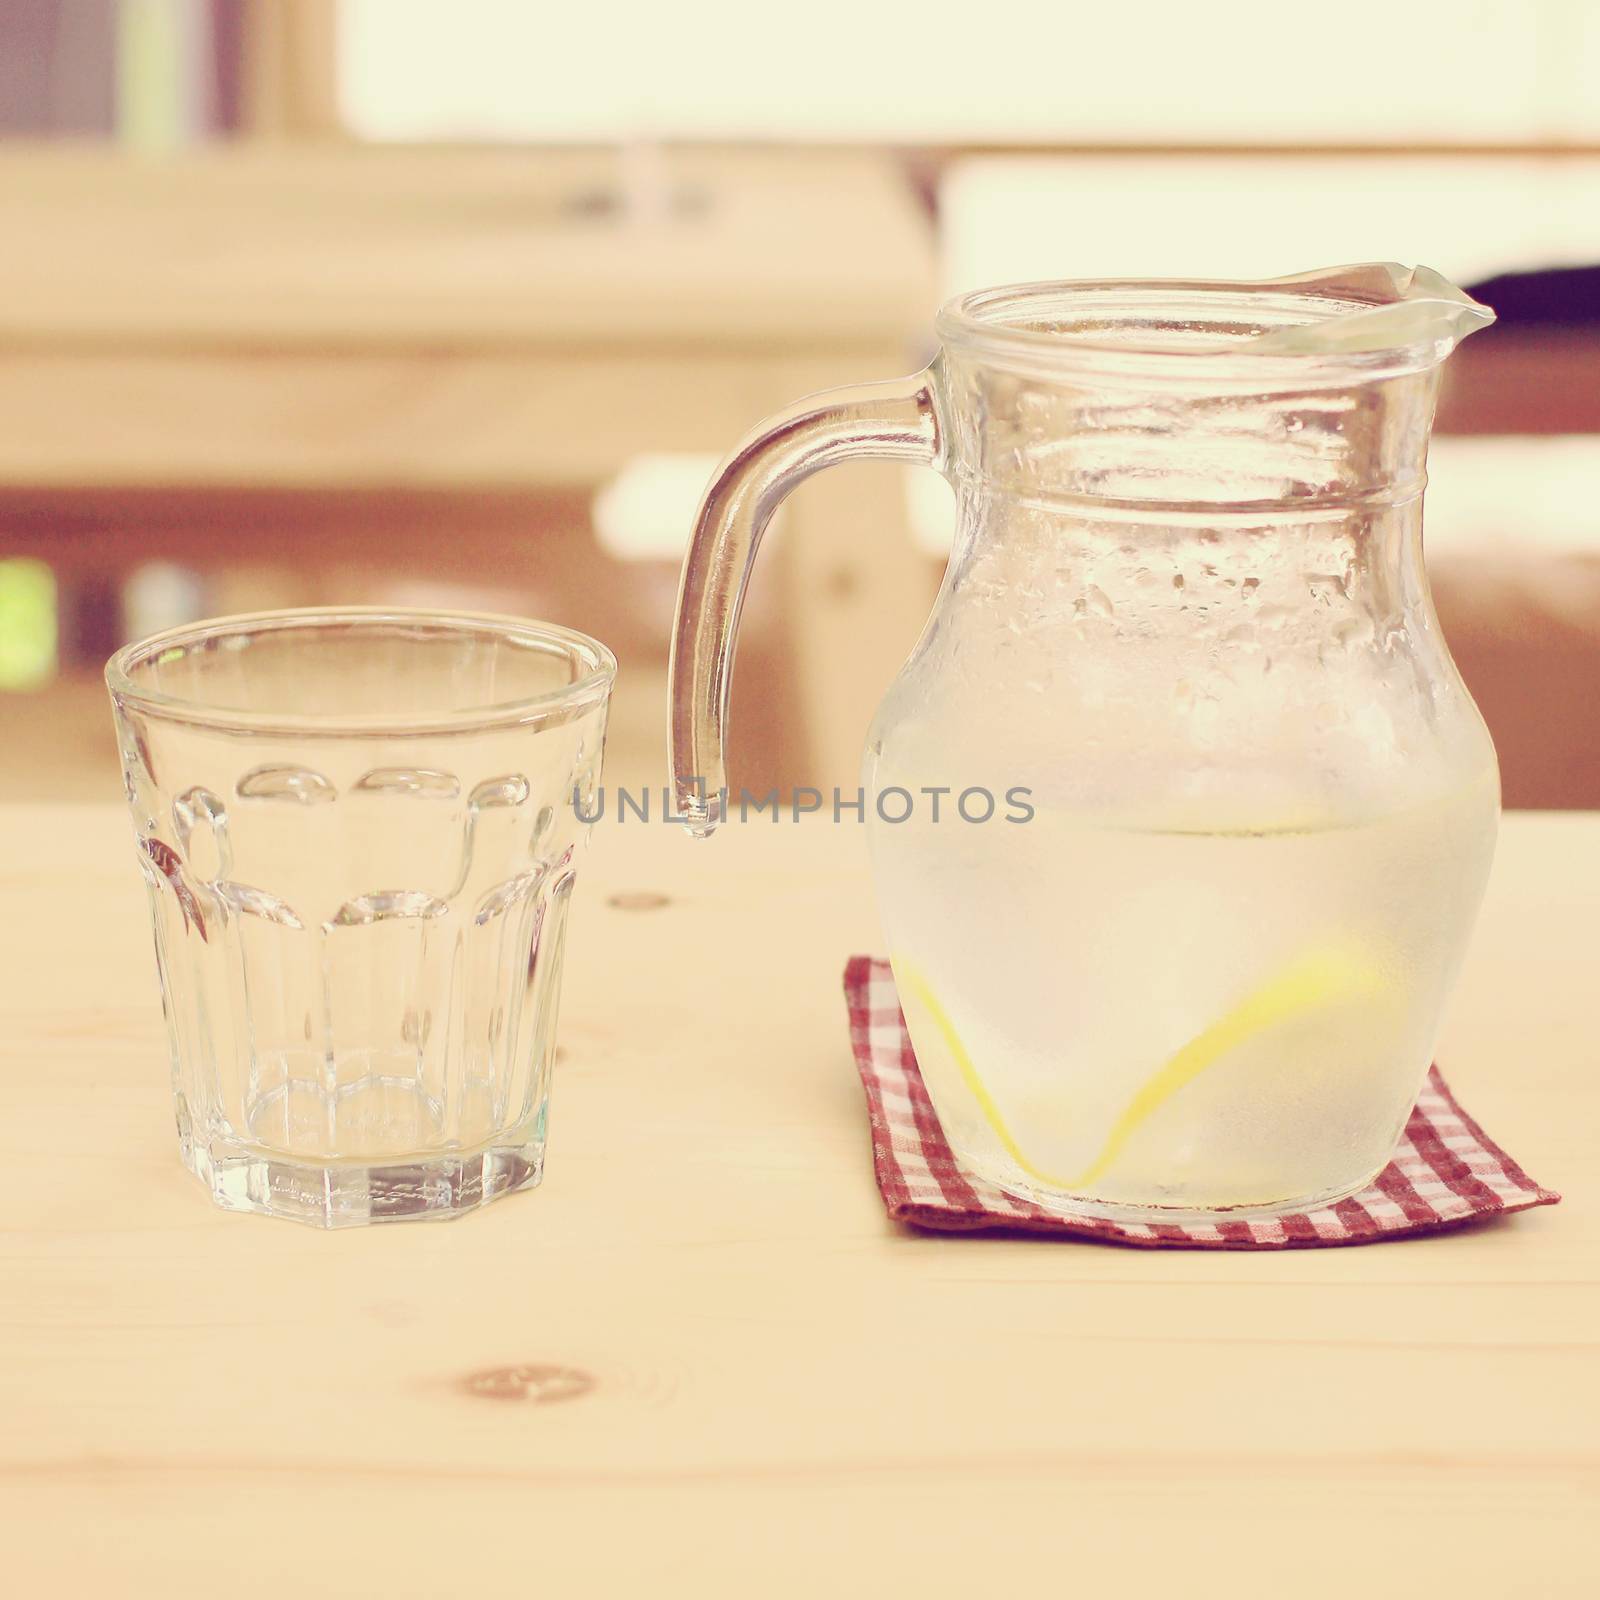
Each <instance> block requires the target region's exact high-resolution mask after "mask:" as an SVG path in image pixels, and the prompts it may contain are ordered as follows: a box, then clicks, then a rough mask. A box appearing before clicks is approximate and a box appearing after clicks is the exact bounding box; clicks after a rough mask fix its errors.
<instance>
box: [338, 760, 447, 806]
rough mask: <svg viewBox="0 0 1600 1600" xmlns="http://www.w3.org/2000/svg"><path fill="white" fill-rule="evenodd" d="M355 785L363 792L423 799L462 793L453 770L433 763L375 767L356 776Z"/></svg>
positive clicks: (435, 798) (444, 797) (445, 797)
mask: <svg viewBox="0 0 1600 1600" xmlns="http://www.w3.org/2000/svg"><path fill="white" fill-rule="evenodd" d="M355 787H356V789H358V790H359V791H361V792H362V793H363V794H401V795H415V796H416V797H417V798H418V799H422V800H454V799H455V797H456V796H457V795H458V794H460V793H461V784H460V781H459V780H458V779H457V778H456V775H455V774H454V773H453V772H439V771H437V770H435V769H434V768H432V767H374V768H373V769H372V771H371V772H363V773H362V774H361V776H360V777H359V778H357V779H356V782H355Z"/></svg>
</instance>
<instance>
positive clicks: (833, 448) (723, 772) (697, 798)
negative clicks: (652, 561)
mask: <svg viewBox="0 0 1600 1600" xmlns="http://www.w3.org/2000/svg"><path fill="white" fill-rule="evenodd" d="M939 453H940V441H939V424H938V416H937V413H936V411H935V409H934V399H933V376H932V371H931V369H930V370H925V371H922V372H919V373H918V374H917V375H916V376H915V377H911V378H901V379H899V380H897V381H895V382H892V383H874V384H861V385H857V386H855V387H852V388H847V389H829V390H826V391H825V392H824V393H822V394H817V395H812V396H811V397H810V398H809V399H807V400H802V401H800V402H799V403H798V404H797V405H793V406H790V407H789V408H788V409H787V410H785V411H780V412H779V413H778V414H777V415H776V416H773V417H769V418H768V419H767V421H765V422H764V423H762V424H761V425H760V426H759V427H758V428H757V429H756V430H755V431H754V432H753V433H750V434H748V435H746V437H745V438H744V439H743V440H742V441H741V442H740V444H739V445H738V447H737V448H736V449H735V450H734V452H733V454H732V455H730V456H729V457H728V458H727V460H726V461H724V462H723V464H722V466H721V467H720V468H718V470H717V475H716V477H715V478H713V479H712V481H711V486H710V488H709V489H707V490H706V493H705V498H704V499H703V500H702V501H701V502H700V510H699V512H698V514H697V515H696V517H695V525H694V536H693V538H692V539H691V540H690V543H689V553H688V555H687V556H686V557H685V559H684V563H683V580H682V583H681V584H680V586H679V589H678V611H677V616H676V618H675V619H674V621H673V626H672V662H671V669H670V679H671V690H670V693H671V702H672V704H671V724H670V733H669V751H668V759H669V760H670V762H671V765H672V782H673V792H674V795H675V797H676V800H677V806H678V815H679V816H680V817H681V818H682V819H683V821H684V824H685V825H686V826H687V827H688V829H689V831H690V832H691V833H693V834H695V835H696V836H697V837H699V838H704V837H705V836H706V835H707V834H709V833H711V831H712V830H713V829H714V828H715V827H716V826H717V824H718V823H719V822H720V821H721V820H722V804H723V796H724V794H725V792H726V789H727V762H726V754H725V746H724V730H725V727H726V723H727V718H728V691H729V688H730V686H731V683H732V669H733V652H734V646H735V644H736V643H737V634H738V629H739V613H740V610H741V609H742V608H743V605H744V596H745V590H746V588H747V587H748V586H749V583H750V572H751V568H752V567H753V565H754V563H755V558H756V551H757V550H758V549H759V548H760V545H761V536H762V534H763V533H765V532H766V529H767V524H768V523H769V522H770V521H771V520H772V513H773V512H774V511H776V510H777V508H778V505H779V503H780V502H781V501H782V500H783V499H784V497H785V496H786V495H787V494H788V493H789V492H790V490H792V489H794V488H795V487H796V486H797V485H798V484H801V483H803V482H804V481H805V480H806V479H807V478H809V477H810V476H811V475H812V474H813V473H816V472H820V471H821V470H822V469H823V468H824V467H831V466H835V465H836V464H837V463H839V462H841V461H849V460H853V459H856V458H858V457H862V456H878V457H882V458H885V459H888V460H891V461H916V462H920V463H922V464H923V465H925V466H932V465H934V464H935V463H936V462H937V461H938V459H939Z"/></svg>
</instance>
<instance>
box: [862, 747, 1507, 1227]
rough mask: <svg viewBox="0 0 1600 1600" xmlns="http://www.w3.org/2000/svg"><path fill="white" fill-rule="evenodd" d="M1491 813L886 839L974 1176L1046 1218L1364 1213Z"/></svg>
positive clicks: (1412, 1076) (920, 826)
mask: <svg viewBox="0 0 1600 1600" xmlns="http://www.w3.org/2000/svg"><path fill="white" fill-rule="evenodd" d="M875 777H876V781H877V782H878V783H879V784H880V785H884V784H889V783H898V784H902V785H904V786H906V787H908V788H912V789H913V790H914V789H915V788H916V787H917V785H916V782H915V780H916V777H917V774H915V773H912V772H908V771H900V772H894V771H890V770H886V769H884V768H883V767H881V766H880V767H879V769H878V770H877V772H876V774H875ZM1497 807H1498V786H1497V781H1496V777H1495V774H1494V771H1493V769H1492V767H1489V768H1486V769H1485V770H1483V771H1482V772H1481V773H1480V774H1479V775H1477V776H1476V777H1472V778H1470V779H1469V780H1468V781H1466V782H1465V783H1459V784H1456V785H1454V786H1452V787H1450V788H1448V789H1444V790H1441V791H1440V792H1439V793H1437V794H1435V795H1433V796H1431V797H1427V798H1423V799H1420V800H1417V801H1416V802H1415V803H1412V804H1408V805H1406V806H1404V807H1403V808H1401V809H1397V810H1393V811H1389V812H1387V813H1380V814H1377V815H1368V816H1343V817H1338V816H1321V817H1317V816H1314V815H1302V816H1298V817H1297V816H1293V815H1285V814H1282V812H1283V808H1282V807H1281V806H1280V807H1278V808H1277V809H1278V811H1279V812H1280V814H1279V815H1278V816H1276V817H1274V816H1272V815H1271V814H1270V808H1269V811H1268V812H1266V813H1263V814H1262V815H1259V816H1256V817H1246V818H1244V819H1242V820H1241V819H1237V818H1236V819H1235V820H1234V821H1232V822H1231V823H1228V822H1224V821H1223V820H1222V819H1220V818H1218V817H1215V816H1207V815H1206V814H1205V812H1204V810H1203V809H1200V810H1195V811H1193V813H1192V814H1186V812H1187V808H1182V807H1180V808H1179V809H1178V813H1177V814H1175V815H1168V816H1166V817H1160V816H1150V817H1139V816H1135V817H1123V818H1117V819H1110V818H1106V817H1096V816H1093V815H1085V814H1074V813H1073V812H1072V811H1070V810H1066V809H1052V808H1051V807H1050V806H1049V805H1039V806H1037V809H1036V811H1035V814H1034V816H1033V818H1032V819H1031V820H1030V821H1028V822H1027V823H1026V824H1022V825H1007V824H1004V823H1002V822H990V823H988V824H985V825H982V826H962V825H961V824H960V823H959V822H957V823H956V825H955V826H954V827H952V826H950V825H948V822H946V823H941V824H934V823H932V822H931V820H929V819H928V818H927V817H926V816H922V817H919V818H916V819H913V820H912V821H909V822H907V823H904V824H901V825H899V826H893V827H886V826H882V825H879V826H878V827H877V828H876V829H875V836H874V840H873V853H874V861H875V866H876V870H877V872H878V875H879V888H880V895H879V898H880V903H881V905H882V907H883V911H884V917H885V921H886V924H887V931H888V934H889V939H890V945H891V951H892V955H893V958H894V965H895V976H896V980H897V984H898V987H899V991H900V995H901V999H902V1004H903V1006H904V1009H905V1012H906V1019H907V1023H908V1025H909V1027H910V1030H911V1035H912V1040H913V1043H914V1045H915V1048H916V1052H917V1058H918V1061H919V1063H920V1065H921V1067H922V1071H923V1075H924V1078H925V1080H926V1082H927V1085H928V1089H929V1092H930V1093H931V1095H932V1097H933V1100H934V1102H935V1106H936V1108H937V1110H938V1113H939V1119H940V1122H941V1123H942V1125H943V1127H944V1130H945V1132H946V1134H947V1135H948V1137H949V1139H950V1142H951V1145H952V1146H953V1148H954V1149H955V1151H956V1153H957V1154H958V1156H960V1157H961V1158H962V1160H963V1161H964V1163H965V1164H966V1165H968V1166H969V1167H970V1168H971V1169H973V1170H975V1171H976V1172H978V1173H980V1174H982V1175H983V1176H985V1177H988V1178H990V1179H992V1180H993V1181H995V1182H997V1183H999V1184H1001V1185H1002V1186H1003V1187H1005V1188H1008V1189H1010V1190H1012V1191H1015V1192H1021V1193H1024V1194H1027V1195H1029V1196H1030V1197H1033V1198H1036V1199H1039V1200H1041V1201H1042V1202H1043V1203H1045V1204H1047V1205H1049V1204H1053V1203H1056V1204H1059V1203H1061V1202H1062V1201H1063V1197H1065V1196H1072V1197H1077V1198H1080V1199H1081V1200H1082V1201H1084V1202H1086V1203H1088V1204H1090V1205H1100V1206H1104V1207H1106V1208H1108V1209H1112V1210H1115V1208H1116V1207H1118V1206H1120V1205H1128V1206H1138V1207H1141V1208H1145V1207H1150V1206H1152V1205H1155V1206H1161V1207H1171V1208H1173V1211H1174V1215H1178V1214H1181V1213H1182V1212H1183V1211H1185V1210H1196V1211H1205V1212H1212V1211H1216V1210H1224V1209H1228V1208H1233V1207H1246V1208H1248V1207H1257V1206H1268V1207H1270V1206H1272V1205H1274V1204H1275V1203H1278V1202H1281V1201H1283V1200H1284V1199H1286V1198H1288V1197H1313V1196H1332V1195H1335V1194H1338V1193H1345V1192H1348V1191H1349V1190H1350V1189H1351V1187H1352V1174H1357V1175H1359V1176H1360V1177H1361V1178H1362V1179H1363V1180H1364V1179H1365V1178H1366V1177H1369V1176H1371V1175H1372V1174H1373V1173H1375V1172H1376V1171H1377V1170H1378V1169H1379V1168H1381V1167H1382V1166H1383V1164H1384V1162H1385V1161H1386V1160H1387V1158H1388V1155H1389V1153H1390V1151H1391V1149H1392V1148H1393V1145H1394V1142H1395V1140H1396V1138H1397V1136H1398V1134H1399V1132H1400V1129H1401V1127H1402V1126H1403V1124H1404V1121H1405V1118H1406V1115H1407V1113H1408V1111H1409V1110H1410V1107H1411V1105H1412V1103H1413V1101H1414V1099H1415V1097H1416V1093H1417V1090H1418V1088H1419V1086H1420V1083H1421V1080H1422V1078H1423V1075H1424V1073H1425V1072H1426V1069H1427V1065H1428V1062H1429V1059H1430V1056H1431V1051H1432V1047H1433V1030H1434V1027H1435V1023H1436V1019H1437V1018H1438V1016H1439V1013H1440V1010H1441V1007H1442V1004H1443V999H1444V996H1445V994H1446V992H1447V991H1448V989H1449V987H1450V985H1451V983H1452V982H1453V980H1454V978H1455V975H1456V971H1457V968H1458V966H1459V964H1460V961H1461V958H1462V955H1463V951H1464V947H1465V943H1466V936H1467V930H1468V928H1469V927H1470V925H1471V921H1472V916H1473V912H1474V911H1475V909H1476V906H1477V903H1478V900H1479V898H1480V896H1481V894H1482V890H1483V886H1484V882H1485V879H1486V877H1487V873H1488V868H1489V861H1490V856H1491V853H1492V850H1493V844H1494V834H1495V823H1496V815H1497Z"/></svg>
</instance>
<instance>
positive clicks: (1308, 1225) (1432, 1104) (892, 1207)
mask: <svg viewBox="0 0 1600 1600" xmlns="http://www.w3.org/2000/svg"><path fill="white" fill-rule="evenodd" d="M844 992H845V998H846V1000H847V1001H848V1002H849V1005H850V1042H851V1044H852V1045H853V1046H854V1048H855V1053H856V1065H857V1067H858V1068H859V1069H860V1072H861V1083H862V1086H863V1087H864V1088H865V1089H866V1091H867V1115H868V1116H869V1117H870V1119H871V1121H872V1157H873V1164H874V1166H875V1167H876V1169H877V1174H878V1188H879V1189H880V1190H881V1191H882V1192H883V1201H884V1204H885V1205H886V1206H887V1207H888V1209H889V1215H890V1216H891V1217H892V1218H893V1219H894V1220H895V1221H896V1222H909V1223H911V1224H912V1225H914V1226H915V1227H918V1228H936V1229H940V1230H943V1231H946V1232H960V1233H971V1232H974V1231H978V1230H981V1229H985V1228H1011V1229H1024V1230H1026V1231H1028V1232H1030V1233H1055V1234H1068V1235H1076V1236H1078V1237H1081V1238H1087V1239H1105V1240H1111V1241H1114V1242H1116V1243H1119V1244H1138V1245H1178V1246H1184V1247H1189V1248H1195V1249H1210V1250H1279V1249H1284V1248H1286V1247H1290V1246H1294V1245H1327V1244H1370V1243H1372V1242H1373V1241H1375V1240H1379V1239H1389V1238H1394V1237H1396V1236H1398V1235H1402V1234H1408V1233H1431V1232H1434V1231H1436V1230H1438V1229H1440V1228H1453V1227H1458V1226H1459V1225H1460V1224H1462V1223H1464V1222H1473V1221H1476V1220H1477V1219H1478V1218H1480V1217H1493V1216H1501V1215H1503V1214H1504V1213H1505V1212H1508V1211H1525V1210H1527V1209H1528V1207H1530V1206H1548V1205H1554V1204H1555V1202H1556V1201H1557V1200H1559V1199H1560V1198H1561V1197H1560V1195H1558V1194H1555V1193H1553V1192H1552V1191H1551V1190H1549V1189H1542V1188H1540V1187H1539V1185H1538V1184H1536V1183H1535V1182H1534V1181H1533V1180H1532V1179H1531V1178H1530V1177H1529V1176H1528V1175H1527V1173H1525V1172H1524V1171H1523V1170H1522V1168H1521V1167H1519V1166H1518V1165H1517V1164H1516V1162H1515V1161H1513V1160H1512V1159H1511V1157H1510V1156H1508V1155H1507V1154H1506V1153H1505V1151H1503V1150H1502V1149H1501V1148H1500V1147H1499V1145H1497V1144H1495V1142H1494V1141H1493V1140H1492V1139H1490V1138H1489V1137H1488V1135H1487V1134H1485V1133H1484V1131H1483V1129H1482V1128H1480V1127H1479V1126H1478V1124H1477V1123H1476V1122H1474V1121H1473V1120H1472V1118H1471V1117H1469V1116H1468V1115H1467V1114H1466V1112H1465V1111H1463V1110H1462V1109H1461V1107H1460V1106H1459V1105H1457V1104H1456V1100H1455V1097H1454V1096H1453V1095H1452V1094H1451V1093H1450V1091H1449V1089H1448V1088H1446V1086H1445V1081H1444V1079H1443V1078H1442V1077H1440V1076H1439V1069H1438V1068H1437V1067H1430V1068H1429V1069H1428V1081H1427V1083H1426V1084H1424V1085H1423V1089H1422V1093H1421V1095H1420V1096H1418V1099H1417V1103H1416V1106H1415V1107H1414V1108H1413V1110H1412V1112H1411V1118H1410V1120H1409V1121H1408V1122H1407V1123H1406V1131H1405V1135H1404V1137H1403V1138H1402V1139H1401V1141H1400V1144H1399V1147H1398V1148H1397V1149H1396V1150H1395V1153H1394V1159H1393V1160H1391V1161H1390V1163H1389V1165H1388V1166H1387V1167H1385V1168H1384V1169H1383V1171H1382V1172H1381V1173H1379V1174H1378V1176H1377V1178H1376V1179H1375V1180H1374V1181H1373V1182H1372V1184H1371V1185H1370V1186H1369V1187H1367V1188H1365V1189H1363V1190H1362V1191H1361V1193H1360V1194H1358V1195H1353V1196H1351V1198H1350V1199H1348V1200H1341V1201H1340V1202H1339V1203H1338V1204H1337V1205H1333V1206H1325V1207H1323V1208H1322V1209H1321V1210H1318V1211H1301V1212H1296V1213H1295V1214H1294V1215H1292V1216H1285V1217H1273V1218H1270V1219H1267V1220H1248V1221H1247V1220H1244V1219H1242V1218H1241V1219H1235V1220H1232V1221H1228V1222H1206V1223H1196V1224H1191V1225H1179V1224H1177V1223H1171V1222H1166V1223H1157V1224H1151V1225H1148V1226H1147V1225H1145V1224H1143V1223H1118V1222H1104V1221H1100V1220H1098V1219H1094V1218H1088V1217H1085V1218H1081V1219H1077V1218H1075V1219H1070V1220H1069V1219H1068V1218H1065V1217H1058V1216H1054V1215H1052V1214H1051V1213H1050V1212H1048V1211H1044V1210H1042V1209H1041V1208H1040V1207H1038V1206H1036V1205H1033V1204H1032V1203H1031V1202H1029V1201H1027V1200H1020V1199H1017V1198H1015V1197H1014V1196H1012V1195H1009V1194H1006V1193H1005V1192H1004V1191H1003V1190H1001V1189H997V1188H996V1187H995V1186H994V1185H993V1184H992V1183H989V1182H987V1181H985V1180H984V1179H982V1178H979V1177H977V1176H975V1175H974V1174H972V1173H970V1172H968V1171H966V1170H965V1168H963V1167H962V1165H961V1163H960V1162H959V1161H957V1160H956V1158H955V1156H954V1155H953V1154H952V1153H951V1150H950V1146H949V1145H948V1144H946V1143H945V1137H944V1133H943V1130H942V1129H941V1128H940V1127H939V1119H938V1118H937V1117H936V1116H935V1115H934V1110H933V1102H932V1101H931V1100H929V1098H928V1091H927V1090H926V1089H925V1088H924V1087H923V1083H922V1074H921V1072H920V1071H919V1070H918V1069H917V1058H916V1056H915V1055H913V1054H912V1051H911V1037H910V1035H909V1034H908V1033H907V1032H906V1025H905V1018H904V1017H903V1016H902V1015H901V1013H900V1001H899V997H898V995H897V994H896V993H895V987H894V974H893V973H892V972H891V971H890V968H889V963H888V962H887V961H877V960H874V959H873V958H872V957H871V956H853V957H852V958H851V960H850V963H849V965H848V966H847V967H846V968H845V973H844Z"/></svg>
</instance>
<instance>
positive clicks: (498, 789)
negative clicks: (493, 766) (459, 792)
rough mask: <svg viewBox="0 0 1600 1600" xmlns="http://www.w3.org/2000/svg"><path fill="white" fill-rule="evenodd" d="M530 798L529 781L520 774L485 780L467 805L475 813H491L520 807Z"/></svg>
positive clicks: (474, 790) (470, 797)
mask: <svg viewBox="0 0 1600 1600" xmlns="http://www.w3.org/2000/svg"><path fill="white" fill-rule="evenodd" d="M527 798H528V780H527V779H526V778H525V777H523V775H522V774H521V773H520V772H508V773H506V774H505V776H504V777H500V778H485V779H484V780H483V782H482V783H480V784H478V785H477V786H476V787H475V788H474V789H473V791H472V793H471V794H470V795H468V796H467V804H468V805H469V806H471V807H472V809H473V810H474V811H490V810H493V809H495V808H497V807H501V806H520V805H522V804H523V802H524V801H526V800H527Z"/></svg>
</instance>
